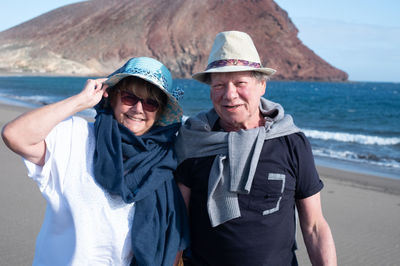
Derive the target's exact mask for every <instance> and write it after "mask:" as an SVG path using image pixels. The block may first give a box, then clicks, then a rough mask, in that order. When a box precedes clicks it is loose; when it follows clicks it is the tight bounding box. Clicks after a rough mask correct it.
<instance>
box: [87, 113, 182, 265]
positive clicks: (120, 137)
mask: <svg viewBox="0 0 400 266" xmlns="http://www.w3.org/2000/svg"><path fill="white" fill-rule="evenodd" d="M94 127H95V137H96V150H95V153H94V176H95V179H96V181H97V182H98V183H99V184H100V185H101V186H102V187H103V188H104V189H105V190H106V191H108V192H109V193H110V194H114V195H115V194H117V195H120V196H121V197H122V199H123V200H124V202H126V203H132V202H135V206H136V207H135V208H136V209H135V217H134V219H133V224H132V249H133V256H134V257H133V260H132V264H131V265H168V266H170V265H172V264H173V262H174V259H175V256H176V254H177V252H178V251H179V250H183V249H185V248H186V247H187V246H188V237H189V230H188V223H187V217H186V209H185V205H184V202H183V198H182V196H181V194H180V192H179V189H178V187H177V185H176V183H175V181H174V179H173V171H174V170H175V169H176V166H177V161H176V158H175V155H174V152H173V148H172V145H173V141H174V140H175V136H176V132H177V130H178V129H179V127H180V123H175V124H171V125H168V126H164V127H161V126H153V127H152V128H151V130H150V131H149V132H147V133H146V134H144V135H142V136H135V135H134V134H133V133H132V132H131V131H130V130H129V129H128V128H126V127H125V126H123V125H121V124H119V123H118V122H117V121H116V120H115V119H114V117H113V113H112V110H111V109H110V108H108V109H107V110H97V115H96V121H95V123H94Z"/></svg>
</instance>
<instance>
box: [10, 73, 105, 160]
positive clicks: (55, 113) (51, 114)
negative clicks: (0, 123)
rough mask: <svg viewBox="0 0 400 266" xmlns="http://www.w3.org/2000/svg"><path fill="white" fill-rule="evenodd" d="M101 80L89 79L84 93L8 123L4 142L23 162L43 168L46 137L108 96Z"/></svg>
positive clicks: (43, 107) (103, 79) (33, 111)
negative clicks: (22, 158)
mask: <svg viewBox="0 0 400 266" xmlns="http://www.w3.org/2000/svg"><path fill="white" fill-rule="evenodd" d="M105 80H106V79H105V78H102V79H89V80H88V81H87V82H86V85H85V87H84V88H83V90H82V91H81V92H80V93H79V94H76V95H74V96H72V97H69V98H67V99H64V100H61V101H59V102H55V103H52V104H48V105H45V106H42V107H40V108H38V109H34V110H32V111H30V112H27V113H25V114H22V115H21V116H19V117H17V118H16V119H14V120H13V121H11V122H9V123H7V124H6V125H5V126H4V128H3V131H2V137H3V140H4V143H5V144H6V145H7V146H8V147H9V148H10V149H11V150H12V151H14V152H15V153H17V154H19V155H21V156H23V157H24V158H25V159H27V160H29V161H31V162H33V163H35V164H37V165H43V164H44V158H45V155H46V144H45V141H44V140H45V138H46V136H47V135H48V134H49V133H50V131H51V130H52V129H53V128H54V127H55V126H56V125H57V124H58V123H60V122H61V121H62V120H64V119H66V118H67V117H69V116H71V115H74V114H75V113H77V112H80V111H83V110H85V109H87V108H91V107H93V106H95V105H96V104H97V103H98V102H100V100H101V98H102V97H103V95H104V97H108V94H107V93H106V92H105V91H106V89H107V87H108V86H107V85H104V84H103V82H104V81H105Z"/></svg>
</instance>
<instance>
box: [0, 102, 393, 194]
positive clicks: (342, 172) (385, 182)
mask: <svg viewBox="0 0 400 266" xmlns="http://www.w3.org/2000/svg"><path fill="white" fill-rule="evenodd" d="M33 108H37V106H33V104H32V105H29V104H28V103H24V102H22V101H18V100H14V101H13V100H10V99H6V98H2V97H0V109H1V110H4V109H5V110H10V111H11V110H12V111H13V112H20V113H23V112H26V111H29V110H32V109H33ZM3 112H4V111H3ZM78 115H79V116H82V117H83V118H85V119H88V120H91V121H93V117H91V116H87V115H82V114H78ZM5 122H8V121H5ZM328 160H329V159H328ZM315 161H316V162H315V164H316V167H317V170H318V172H319V174H320V175H321V176H325V177H328V178H334V179H338V180H340V181H349V182H355V183H357V184H358V185H360V186H363V187H366V188H371V189H375V190H378V191H383V192H388V193H394V194H400V179H398V178H396V177H393V176H391V175H388V174H386V173H384V172H382V173H377V172H376V171H375V172H373V171H369V170H363V171H362V170H359V171H358V169H354V168H355V167H344V166H343V167H340V163H329V162H328V163H323V161H326V159H325V158H322V159H319V158H317V157H316V159H315ZM318 161H321V163H318ZM377 179H378V180H377ZM381 179H382V180H381Z"/></svg>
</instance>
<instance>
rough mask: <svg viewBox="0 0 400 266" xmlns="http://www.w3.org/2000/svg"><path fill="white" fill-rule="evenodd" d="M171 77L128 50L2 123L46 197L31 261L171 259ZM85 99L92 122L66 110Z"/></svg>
mask: <svg viewBox="0 0 400 266" xmlns="http://www.w3.org/2000/svg"><path fill="white" fill-rule="evenodd" d="M171 83H172V78H171V74H170V72H169V70H168V69H167V68H166V67H165V66H164V65H163V64H161V63H160V62H158V61H157V60H155V59H152V58H147V57H139V58H132V59H130V60H129V61H128V62H127V63H126V64H125V65H124V66H123V67H121V68H120V69H118V70H117V71H115V72H114V73H113V74H111V75H110V76H109V78H108V79H96V80H88V81H87V82H86V85H85V87H84V88H83V90H82V91H81V92H80V93H79V94H76V95H74V96H72V97H69V98H67V99H65V100H62V101H59V102H56V103H54V104H50V105H47V106H43V107H41V108H38V109H35V110H33V111H30V112H28V113H25V114H23V115H21V116H20V117H18V118H16V119H15V120H13V121H11V122H9V123H8V124H7V125H6V126H5V127H4V128H3V131H2V137H3V140H4V142H5V143H6V145H7V146H8V147H9V148H10V149H11V150H12V151H14V152H15V153H17V154H19V155H21V156H22V157H23V159H24V162H25V164H26V166H27V168H28V175H29V176H30V177H31V178H32V179H33V180H35V181H36V183H37V184H38V186H39V189H40V191H41V193H42V194H43V196H44V198H45V199H46V201H47V208H46V214H45V218H44V222H43V225H42V228H41V231H40V233H39V236H38V238H37V241H36V251H35V258H34V261H33V264H34V265H129V264H131V265H172V264H174V263H177V258H179V254H180V251H182V250H183V249H185V248H186V247H187V244H188V243H187V242H188V240H187V236H188V228H187V218H186V213H185V211H186V210H185V207H184V203H183V200H182V197H181V195H180V193H179V190H178V189H177V186H176V184H175V183H174V180H173V174H172V172H173V170H174V169H175V168H176V160H175V155H174V153H173V150H172V143H173V141H174V139H175V136H176V132H177V130H178V129H179V127H180V124H181V117H182V109H181V107H180V106H179V104H178V102H177V99H176V98H175V97H174V96H173V95H172V93H171V90H172V87H171ZM91 107H95V109H96V111H97V115H96V119H95V122H94V123H90V122H87V121H86V120H85V119H83V118H80V117H77V116H74V114H76V113H77V112H80V111H82V110H84V109H87V108H91Z"/></svg>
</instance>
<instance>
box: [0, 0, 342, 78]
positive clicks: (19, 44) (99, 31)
mask: <svg viewBox="0 0 400 266" xmlns="http://www.w3.org/2000/svg"><path fill="white" fill-rule="evenodd" d="M225 30H240V31H245V32H247V33H248V34H249V35H250V36H251V37H252V38H253V40H254V42H255V45H256V47H257V49H258V51H259V53H260V57H261V58H262V60H263V62H262V63H263V65H264V66H268V67H271V68H275V69H277V70H278V72H277V74H276V75H275V76H274V79H285V80H326V81H345V80H347V78H348V75H347V74H346V73H345V72H343V71H341V70H339V69H337V68H335V67H333V66H331V65H330V64H329V63H327V62H325V61H324V60H323V59H322V58H320V57H319V56H318V55H316V54H315V53H314V52H313V51H312V50H310V49H309V48H307V47H306V46H305V45H304V44H303V43H302V42H301V41H300V40H299V39H298V37H297V34H298V29H297V28H296V26H295V25H294V24H293V23H292V21H291V20H290V18H289V17H288V14H287V13H286V11H284V10H283V9H281V8H280V7H279V6H278V5H277V4H276V3H275V2H274V1H273V0H240V1H239V0H231V1H227V0H92V1H85V2H80V3H76V4H71V5H68V6H64V7H61V8H58V9H55V10H53V11H51V12H49V13H46V14H44V15H41V16H39V17H36V18H34V19H32V20H30V21H27V22H25V23H23V24H20V25H18V26H16V27H13V28H11V29H9V30H6V31H3V32H0V71H2V72H25V73H29V72H33V73H45V74H61V75H107V74H109V73H111V72H113V70H115V69H116V68H118V67H120V66H121V65H122V64H123V63H124V62H125V61H126V60H127V59H129V58H131V57H135V56H151V57H154V58H157V59H158V60H160V61H161V62H163V63H164V64H166V65H167V66H168V67H169V68H170V69H171V71H172V72H173V75H174V77H179V78H187V77H190V75H191V74H192V73H194V72H197V71H201V70H203V69H204V68H205V66H206V64H207V57H208V53H209V51H210V49H211V46H212V43H213V40H214V37H215V35H216V34H217V33H218V32H221V31H225Z"/></svg>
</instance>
